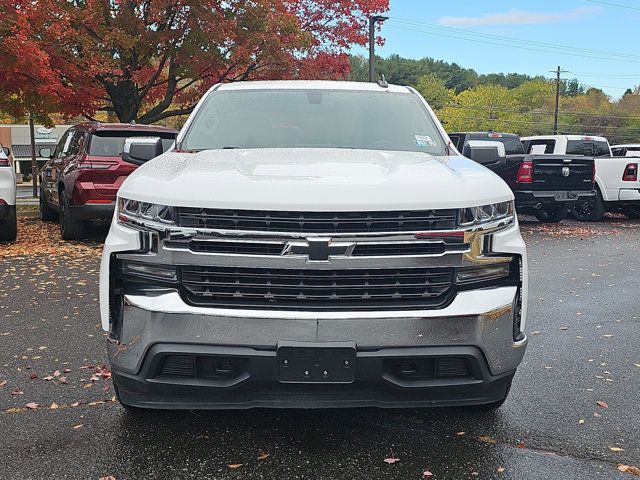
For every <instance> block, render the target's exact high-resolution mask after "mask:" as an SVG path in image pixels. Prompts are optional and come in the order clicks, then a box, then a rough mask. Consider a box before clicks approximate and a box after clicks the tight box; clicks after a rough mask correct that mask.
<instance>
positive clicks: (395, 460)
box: [384, 457, 400, 465]
mask: <svg viewBox="0 0 640 480" xmlns="http://www.w3.org/2000/svg"><path fill="white" fill-rule="evenodd" d="M399 461H400V459H399V458H393V457H388V458H385V459H384V463H388V464H389V465H393V464H394V463H396V462H399Z"/></svg>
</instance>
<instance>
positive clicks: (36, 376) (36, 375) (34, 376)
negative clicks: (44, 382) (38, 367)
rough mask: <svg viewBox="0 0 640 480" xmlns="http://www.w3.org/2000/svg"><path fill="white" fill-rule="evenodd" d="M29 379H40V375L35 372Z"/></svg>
mask: <svg viewBox="0 0 640 480" xmlns="http://www.w3.org/2000/svg"><path fill="white" fill-rule="evenodd" d="M29 378H30V379H31V380H35V379H36V378H38V374H37V373H35V372H33V373H32V374H31V375H29Z"/></svg>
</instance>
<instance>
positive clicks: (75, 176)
mask: <svg viewBox="0 0 640 480" xmlns="http://www.w3.org/2000/svg"><path fill="white" fill-rule="evenodd" d="M176 134H177V131H176V130H174V129H171V128H166V127H159V126H155V125H130V124H112V123H97V122H91V123H82V124H79V125H75V126H74V127H72V128H70V129H69V130H68V131H67V132H66V133H65V134H64V135H63V136H62V138H61V139H60V141H59V142H58V145H57V146H56V148H55V150H54V151H51V149H49V148H42V149H40V156H42V157H45V158H47V157H49V158H50V160H49V161H48V162H47V163H46V164H45V165H44V167H43V168H42V170H41V173H40V218H42V220H59V221H60V232H61V235H62V238H63V239H64V240H74V239H77V238H81V237H82V235H83V232H84V227H85V224H86V222H87V221H88V220H109V219H111V217H112V216H113V211H114V208H115V199H116V193H117V192H118V189H119V188H120V185H122V182H124V179H125V178H127V176H128V175H129V174H130V173H131V172H133V171H134V170H135V169H136V168H137V166H138V165H137V164H133V163H129V162H125V161H123V160H122V149H123V145H124V141H125V139H126V138H127V137H131V136H139V137H154V138H155V137H158V138H160V139H161V143H162V146H163V148H164V149H168V148H169V147H170V146H171V145H172V144H173V142H174V140H175V137H176Z"/></svg>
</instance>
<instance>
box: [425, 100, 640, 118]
mask: <svg viewBox="0 0 640 480" xmlns="http://www.w3.org/2000/svg"><path fill="white" fill-rule="evenodd" d="M431 106H432V107H433V108H436V109H443V108H454V109H461V110H489V111H494V112H500V113H518V114H520V115H547V116H551V115H553V114H554V112H544V111H536V110H531V111H522V110H518V109H515V108H502V107H496V106H492V105H460V104H455V103H450V104H445V105H433V104H432V105H431ZM560 116H561V117H563V116H577V117H594V116H595V117H602V118H607V119H612V120H613V119H617V120H640V116H633V115H610V114H600V113H587V112H560Z"/></svg>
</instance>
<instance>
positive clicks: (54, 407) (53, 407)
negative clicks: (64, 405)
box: [49, 402, 59, 410]
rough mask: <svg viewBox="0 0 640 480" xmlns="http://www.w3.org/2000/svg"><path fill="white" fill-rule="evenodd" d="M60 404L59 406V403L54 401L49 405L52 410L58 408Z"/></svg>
mask: <svg viewBox="0 0 640 480" xmlns="http://www.w3.org/2000/svg"><path fill="white" fill-rule="evenodd" d="M58 406H59V405H58V404H57V403H56V402H53V403H52V404H51V405H50V406H49V408H50V409H51V410H55V409H56V408H58Z"/></svg>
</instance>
